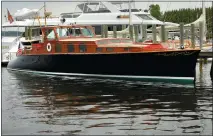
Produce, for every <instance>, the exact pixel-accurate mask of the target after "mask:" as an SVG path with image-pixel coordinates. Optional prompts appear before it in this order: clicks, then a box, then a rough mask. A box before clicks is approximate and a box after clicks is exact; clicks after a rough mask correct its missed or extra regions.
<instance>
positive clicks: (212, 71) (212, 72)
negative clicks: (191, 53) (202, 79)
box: [210, 59, 213, 83]
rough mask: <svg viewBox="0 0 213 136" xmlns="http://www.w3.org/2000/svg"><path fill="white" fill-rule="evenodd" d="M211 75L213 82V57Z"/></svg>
mask: <svg viewBox="0 0 213 136" xmlns="http://www.w3.org/2000/svg"><path fill="white" fill-rule="evenodd" d="M210 76H211V79H212V83H213V59H212V66H211V70H210Z"/></svg>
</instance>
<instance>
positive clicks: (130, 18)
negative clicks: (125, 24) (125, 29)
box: [129, 0, 132, 26]
mask: <svg viewBox="0 0 213 136" xmlns="http://www.w3.org/2000/svg"><path fill="white" fill-rule="evenodd" d="M131 13H132V9H131V3H130V0H129V26H130V25H132V16H131Z"/></svg>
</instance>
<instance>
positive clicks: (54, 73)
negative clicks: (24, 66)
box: [7, 68, 194, 80]
mask: <svg viewBox="0 0 213 136" xmlns="http://www.w3.org/2000/svg"><path fill="white" fill-rule="evenodd" d="M7 69H8V70H11V71H22V72H29V73H39V74H48V75H63V76H84V77H109V78H113V77H115V78H129V79H134V78H141V79H182V80H194V77H166V76H131V75H127V76H123V75H100V74H82V73H59V72H44V71H32V70H20V69H11V68H7Z"/></svg>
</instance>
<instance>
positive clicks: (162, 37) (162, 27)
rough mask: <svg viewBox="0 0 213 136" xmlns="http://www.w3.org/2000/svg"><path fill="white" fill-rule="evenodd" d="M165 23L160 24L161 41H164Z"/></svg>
mask: <svg viewBox="0 0 213 136" xmlns="http://www.w3.org/2000/svg"><path fill="white" fill-rule="evenodd" d="M165 41H166V39H165V25H162V26H161V42H165Z"/></svg>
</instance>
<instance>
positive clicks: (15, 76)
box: [2, 63, 213, 135]
mask: <svg viewBox="0 0 213 136" xmlns="http://www.w3.org/2000/svg"><path fill="white" fill-rule="evenodd" d="M210 66H211V63H207V64H203V65H199V64H197V67H196V70H197V76H196V78H197V81H196V84H195V85H178V84H169V83H152V82H139V81H137V82H136V81H121V80H120V81H119V80H101V79H88V78H71V77H50V76H41V75H30V74H26V73H20V72H19V73H18V72H8V71H7V69H5V68H2V134H23V135H24V134H42V135H43V134H47V135H50V134H51V135H52V134H53V135H54V134H55V135H59V134H63V135H66V134H81V135H83V134H100V135H101V134H105V135H110V134H112V135H115V134H124V135H135V134H138V135H148V134H164V135H172V134H176V135H180V134H181V135H187V134H192V135H197V134H203V135H210V134H211V135H212V93H213V92H212V82H211V80H210V76H209V71H210Z"/></svg>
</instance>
